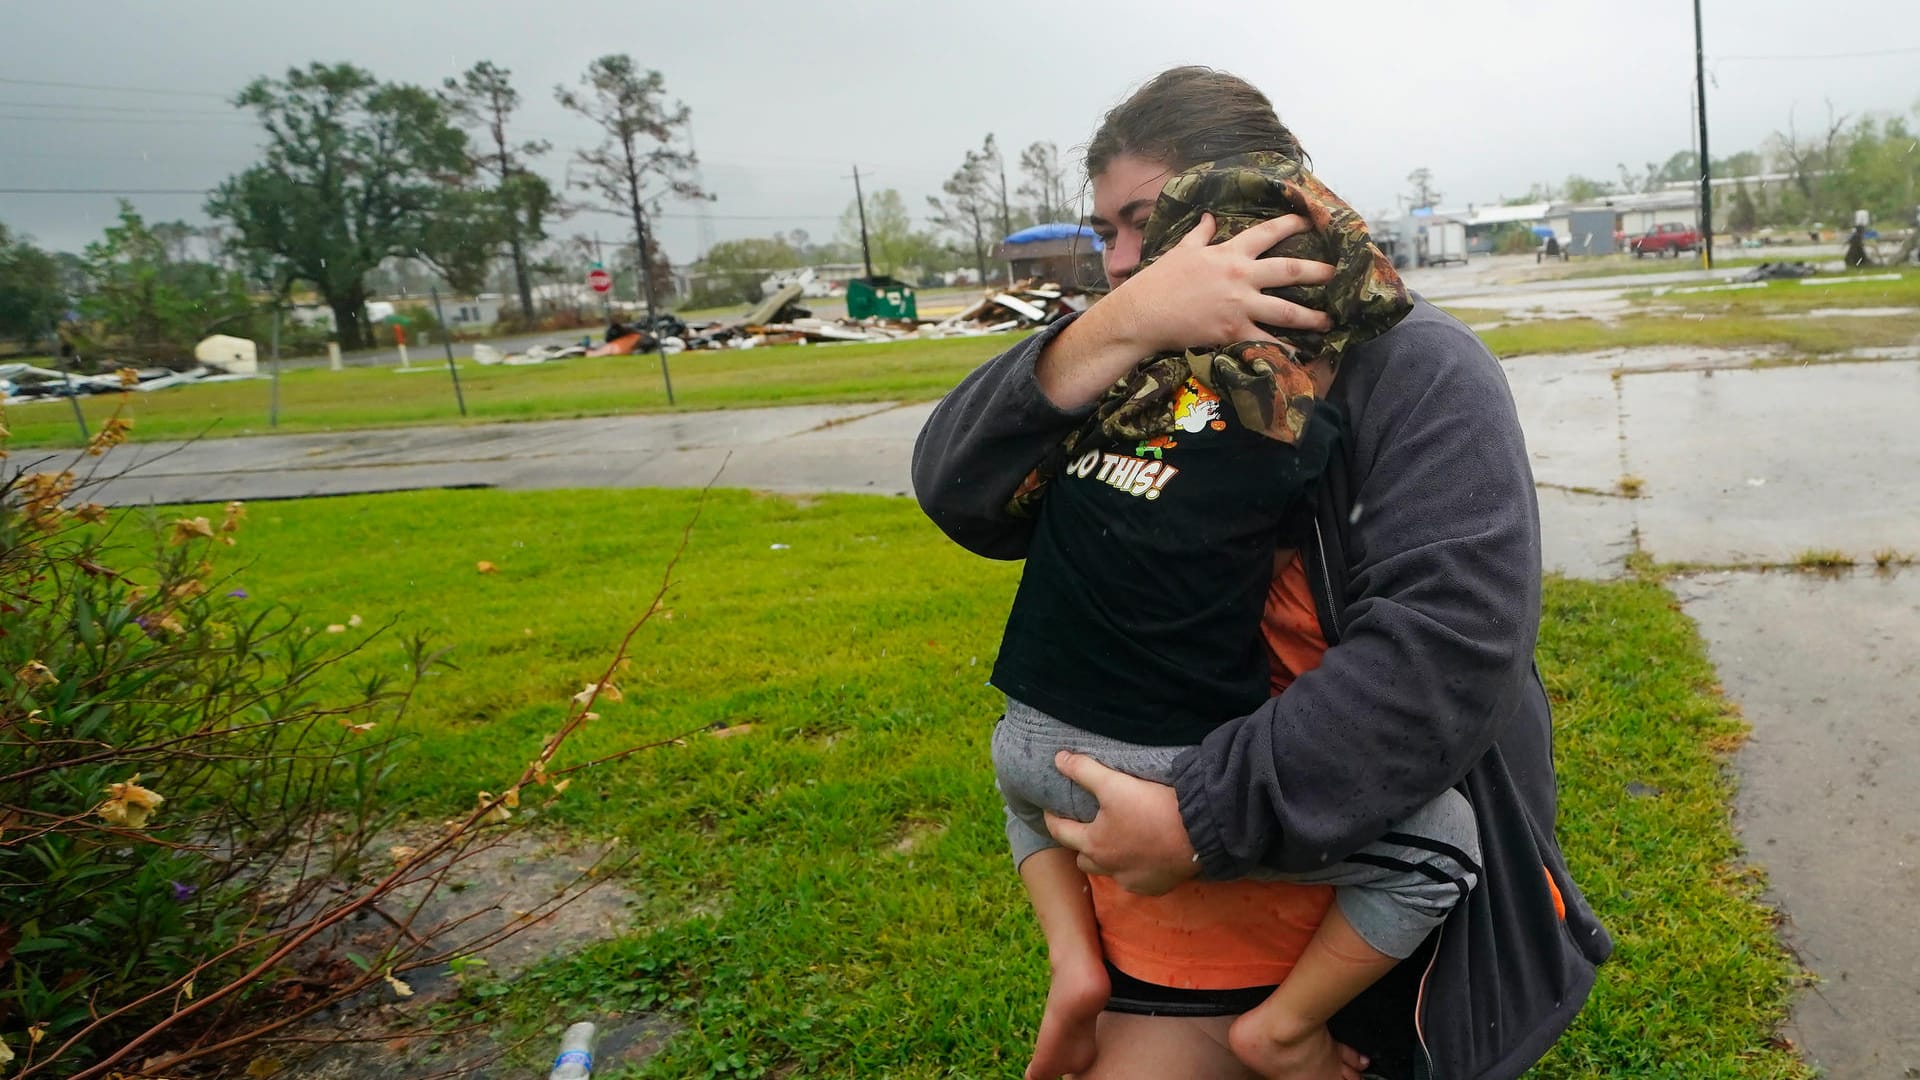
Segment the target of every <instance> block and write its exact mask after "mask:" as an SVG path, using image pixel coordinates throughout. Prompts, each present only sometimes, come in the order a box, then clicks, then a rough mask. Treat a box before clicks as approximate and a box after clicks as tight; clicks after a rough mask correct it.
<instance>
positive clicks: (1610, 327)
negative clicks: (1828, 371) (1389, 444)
mask: <svg viewBox="0 0 1920 1080" xmlns="http://www.w3.org/2000/svg"><path fill="white" fill-rule="evenodd" d="M1841 287H1842V288H1845V287H1846V286H1841ZM1735 295H1737V294H1735ZM1665 299H1666V298H1662V300H1661V301H1660V302H1665ZM1827 306H1839V305H1827ZM1916 335H1920V320H1916V319H1915V318H1913V317H1912V316H1892V315H1886V316H1868V317H1855V316H1838V315H1835V316H1825V317H1818V318H1800V319H1769V318H1767V317H1766V316H1765V315H1763V314H1760V313H1756V312H1739V313H1730V314H1720V313H1709V312H1704V311H1703V312H1700V313H1697V314H1687V315H1632V316H1628V317H1626V318H1622V319H1617V320H1613V321H1608V322H1602V321H1600V320H1598V319H1548V320H1540V321H1537V322H1519V323H1509V324H1507V325H1505V326H1497V327H1494V328H1493V329H1491V330H1483V331H1481V332H1480V340H1482V341H1484V342H1486V343H1487V347H1488V348H1490V349H1492V350H1493V351H1494V354H1495V355H1497V356H1501V357H1517V356H1526V355H1531V354H1534V353H1562V352H1589V351H1593V350H1597V349H1638V348H1654V347H1660V346H1674V345H1685V346H1696V347H1699V348H1709V349H1724V348H1733V347H1737V346H1773V347H1778V348H1782V349H1786V350H1788V351H1789V352H1790V353H1792V354H1794V355H1797V356H1823V355H1828V354H1832V353H1841V352H1846V351H1848V350H1850V349H1859V348H1869V347H1880V346H1892V345H1906V344H1909V343H1911V342H1912V341H1913V340H1914V338H1915V336H1916Z"/></svg>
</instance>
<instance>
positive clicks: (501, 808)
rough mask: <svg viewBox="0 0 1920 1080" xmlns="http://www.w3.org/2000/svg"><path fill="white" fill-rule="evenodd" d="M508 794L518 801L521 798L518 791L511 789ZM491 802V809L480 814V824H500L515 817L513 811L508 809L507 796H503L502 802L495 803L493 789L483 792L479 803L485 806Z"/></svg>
mask: <svg viewBox="0 0 1920 1080" xmlns="http://www.w3.org/2000/svg"><path fill="white" fill-rule="evenodd" d="M507 795H509V796H512V797H513V798H514V799H515V801H518V799H519V793H518V792H511V791H510V792H508V793H507ZM489 803H492V804H493V805H492V807H491V808H490V809H488V810H487V812H486V813H484V814H482V815H480V824H482V825H494V824H498V823H500V822H503V821H506V820H507V819H509V818H511V817H513V811H511V810H509V809H507V804H506V799H505V797H502V799H501V801H500V802H497V803H495V802H494V801H493V792H491V791H483V792H481V793H480V800H479V803H478V805H479V806H483V807H485V806H487V805H488V804H489Z"/></svg>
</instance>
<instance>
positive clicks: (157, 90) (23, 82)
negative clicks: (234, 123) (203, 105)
mask: <svg viewBox="0 0 1920 1080" xmlns="http://www.w3.org/2000/svg"><path fill="white" fill-rule="evenodd" d="M0 84H5V85H8V86H50V87H53V88H55V89H58V90H99V91H103V92H105V93H109V94H169V95H172V96H175V97H210V98H218V99H219V100H221V101H226V100H228V98H229V96H230V95H227V94H216V93H214V92H213V91H211V90H170V89H167V88H164V87H158V86H101V85H99V84H97V83H70V82H48V81H46V80H44V79H0Z"/></svg>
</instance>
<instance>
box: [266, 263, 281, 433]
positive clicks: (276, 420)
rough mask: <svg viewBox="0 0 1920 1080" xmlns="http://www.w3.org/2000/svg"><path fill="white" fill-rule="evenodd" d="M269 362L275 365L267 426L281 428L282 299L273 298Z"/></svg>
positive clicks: (268, 398) (269, 396) (269, 397)
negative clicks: (271, 341) (271, 340)
mask: <svg viewBox="0 0 1920 1080" xmlns="http://www.w3.org/2000/svg"><path fill="white" fill-rule="evenodd" d="M267 362H268V363H270V364H272V365H273V384H272V387H271V389H270V390H269V391H268V396H267V426H268V427H270V428H276V427H279V426H280V298H279V297H277V296H276V297H274V298H273V343H272V345H270V346H269V347H268V352H267Z"/></svg>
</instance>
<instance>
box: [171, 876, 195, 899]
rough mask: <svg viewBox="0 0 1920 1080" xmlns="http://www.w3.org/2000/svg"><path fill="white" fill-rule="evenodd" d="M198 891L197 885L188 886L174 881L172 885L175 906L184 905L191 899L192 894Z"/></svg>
mask: <svg viewBox="0 0 1920 1080" xmlns="http://www.w3.org/2000/svg"><path fill="white" fill-rule="evenodd" d="M199 891H200V887H199V886H198V885H188V884H187V883H186V882H184V881H176V882H174V883H173V902H174V903H176V904H184V903H186V902H187V901H189V900H191V899H193V894H194V893H197V892H199Z"/></svg>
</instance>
